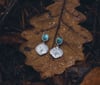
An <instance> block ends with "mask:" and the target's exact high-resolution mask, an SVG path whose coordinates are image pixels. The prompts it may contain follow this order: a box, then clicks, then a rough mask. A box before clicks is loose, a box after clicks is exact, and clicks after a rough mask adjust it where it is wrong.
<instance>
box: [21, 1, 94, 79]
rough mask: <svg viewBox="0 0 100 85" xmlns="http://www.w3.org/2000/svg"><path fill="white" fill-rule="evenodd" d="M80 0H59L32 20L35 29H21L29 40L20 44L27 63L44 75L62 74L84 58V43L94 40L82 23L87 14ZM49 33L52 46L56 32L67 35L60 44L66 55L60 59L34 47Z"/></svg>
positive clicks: (43, 76) (50, 45)
mask: <svg viewBox="0 0 100 85" xmlns="http://www.w3.org/2000/svg"><path fill="white" fill-rule="evenodd" d="M79 5H80V4H79V0H56V1H55V3H54V4H52V5H50V6H48V7H47V10H49V13H44V14H43V15H40V16H35V17H33V18H32V19H31V20H30V23H31V24H32V25H33V26H34V29H32V30H25V31H24V32H22V34H21V35H22V37H24V38H25V39H26V40H27V42H26V43H23V44H22V45H21V48H20V50H21V51H22V52H23V53H24V54H25V55H26V57H27V59H26V64H28V65H31V66H32V67H33V68H34V69H35V70H36V71H38V72H40V74H41V77H42V78H47V77H51V76H54V75H55V74H61V73H62V72H64V70H65V69H66V68H68V67H70V66H72V65H73V64H74V63H75V61H76V60H84V54H83V52H82V51H83V48H82V44H83V43H86V42H89V41H91V40H92V36H91V34H90V33H89V31H88V30H86V29H85V28H83V27H81V26H80V25H79V23H80V22H82V21H84V20H85V19H86V17H85V16H84V15H83V14H82V13H81V12H78V11H77V10H76V9H75V8H76V7H77V6H79ZM45 31H46V33H48V34H49V36H50V39H49V41H48V42H47V43H46V44H47V45H48V46H49V48H50V49H51V48H52V46H53V45H54V46H55V44H54V42H55V38H56V37H57V36H61V37H62V38H63V39H64V43H63V44H62V45H61V48H62V49H63V51H64V55H63V56H62V57H61V58H59V59H53V58H52V57H51V56H50V54H49V53H48V54H46V55H44V56H39V55H38V54H37V53H36V51H35V50H34V48H35V47H36V46H37V45H38V44H40V43H41V42H42V41H41V35H42V33H43V32H45Z"/></svg>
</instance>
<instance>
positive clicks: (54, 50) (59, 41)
mask: <svg viewBox="0 0 100 85" xmlns="http://www.w3.org/2000/svg"><path fill="white" fill-rule="evenodd" d="M62 43H63V39H62V38H61V37H58V38H56V44H57V46H56V47H54V48H52V49H51V50H50V55H51V56H52V57H53V58H60V57H62V55H63V50H62V49H61V48H59V46H60V45H61V44H62Z"/></svg>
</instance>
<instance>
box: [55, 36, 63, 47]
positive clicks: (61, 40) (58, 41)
mask: <svg viewBox="0 0 100 85" xmlns="http://www.w3.org/2000/svg"><path fill="white" fill-rule="evenodd" d="M56 43H57V45H61V44H62V43H63V39H62V38H61V37H58V38H57V39H56Z"/></svg>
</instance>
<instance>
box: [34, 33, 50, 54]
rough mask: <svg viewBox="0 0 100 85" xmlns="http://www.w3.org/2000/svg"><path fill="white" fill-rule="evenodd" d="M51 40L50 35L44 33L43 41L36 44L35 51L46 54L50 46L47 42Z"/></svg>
mask: <svg viewBox="0 0 100 85" xmlns="http://www.w3.org/2000/svg"><path fill="white" fill-rule="evenodd" d="M48 40H49V35H48V34H45V33H43V35H42V41H43V42H42V43H40V44H39V45H37V46H36V48H35V51H36V52H37V54H39V55H44V54H46V53H47V52H48V50H49V48H48V46H47V45H46V44H45V42H46V41H48Z"/></svg>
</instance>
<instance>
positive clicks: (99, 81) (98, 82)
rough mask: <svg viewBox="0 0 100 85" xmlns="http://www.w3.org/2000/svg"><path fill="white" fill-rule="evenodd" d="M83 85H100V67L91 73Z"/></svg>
mask: <svg viewBox="0 0 100 85" xmlns="http://www.w3.org/2000/svg"><path fill="white" fill-rule="evenodd" d="M81 85H100V67H96V68H94V69H93V70H92V71H91V72H89V73H88V74H87V75H86V77H85V78H84V80H83V82H82V83H81Z"/></svg>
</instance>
